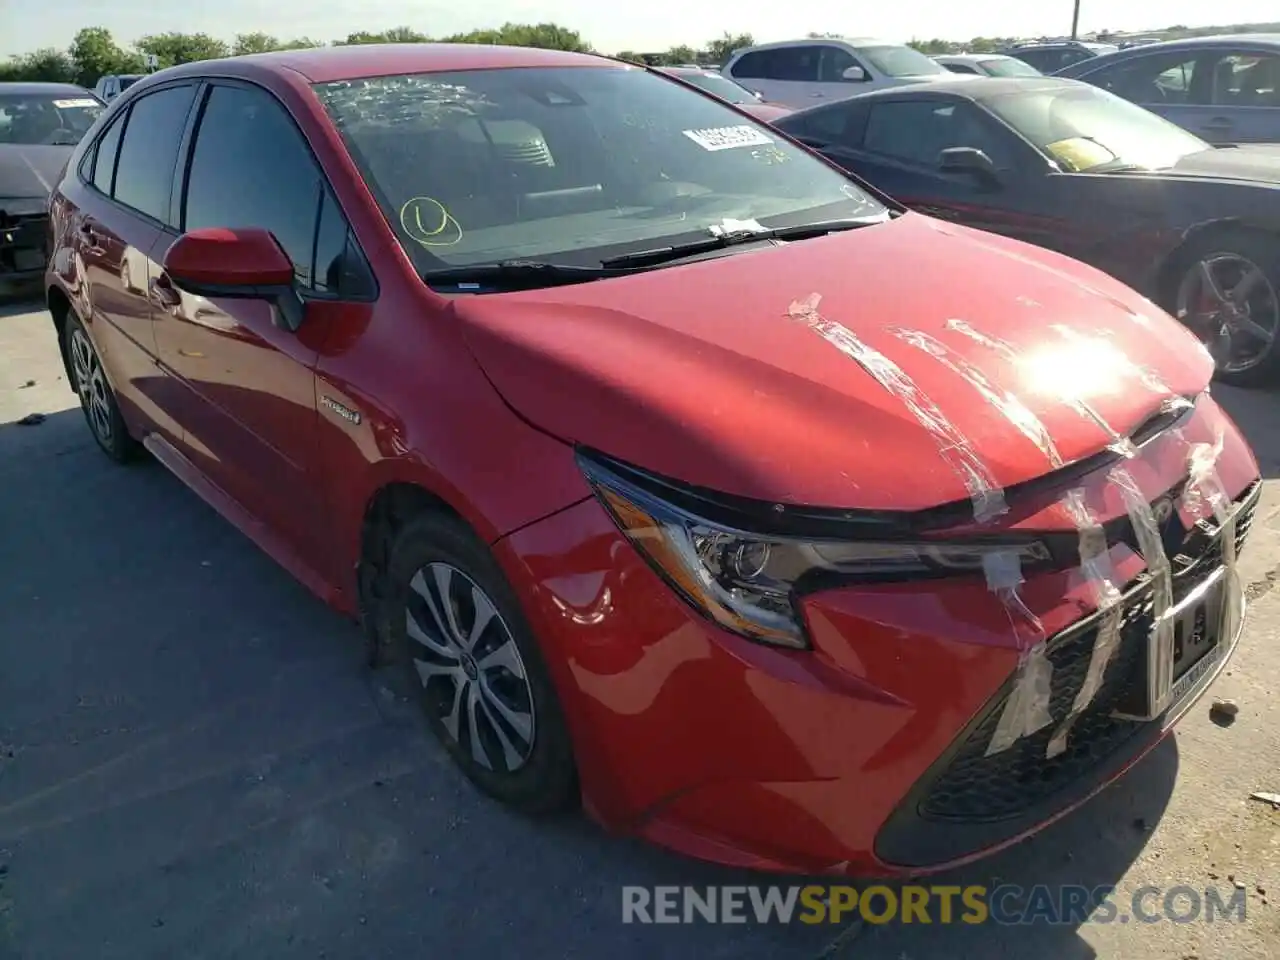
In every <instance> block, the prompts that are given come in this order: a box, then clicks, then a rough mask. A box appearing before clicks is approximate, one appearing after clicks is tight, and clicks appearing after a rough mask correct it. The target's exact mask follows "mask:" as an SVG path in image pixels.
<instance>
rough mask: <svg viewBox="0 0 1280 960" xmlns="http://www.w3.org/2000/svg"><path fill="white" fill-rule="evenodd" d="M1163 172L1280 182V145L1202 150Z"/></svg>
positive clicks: (1208, 177) (1179, 175)
mask: <svg viewBox="0 0 1280 960" xmlns="http://www.w3.org/2000/svg"><path fill="white" fill-rule="evenodd" d="M1162 172H1163V173H1168V174H1171V175H1173V176H1176V177H1196V178H1202V179H1209V180H1256V181H1259V182H1262V183H1280V146H1276V145H1271V144H1266V145H1260V144H1253V145H1249V146H1240V147H1219V148H1217V149H1209V150H1201V151H1200V152H1199V153H1192V154H1188V155H1187V156H1185V157H1183V158H1182V159H1181V160H1179V161H1178V163H1177V164H1176V165H1175V166H1174V167H1173V169H1172V170H1166V171H1162Z"/></svg>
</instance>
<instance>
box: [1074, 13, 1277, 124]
mask: <svg viewBox="0 0 1280 960" xmlns="http://www.w3.org/2000/svg"><path fill="white" fill-rule="evenodd" d="M1058 76H1061V77H1071V78H1072V79H1075V80H1083V81H1085V82H1086V83H1091V84H1093V85H1094V86H1097V87H1102V88H1103V89H1104V90H1109V91H1110V92H1112V93H1114V94H1116V95H1117V96H1121V97H1124V98H1125V99H1126V100H1131V101H1133V102H1134V103H1137V104H1140V105H1141V106H1144V107H1146V108H1147V109H1148V110H1151V111H1152V112H1154V113H1158V114H1160V115H1161V116H1162V117H1165V118H1167V119H1169V120H1172V121H1173V122H1174V123H1176V124H1178V126H1180V127H1184V128H1185V129H1187V130H1190V131H1191V132H1192V133H1194V134H1196V135H1197V136H1199V137H1201V138H1203V139H1205V140H1208V141H1209V142H1210V143H1214V144H1225V143H1274V142H1280V36H1278V35H1275V34H1243V35H1240V36H1223V37H1195V38H1192V39H1189V40H1171V41H1169V42H1167V43H1153V44H1148V45H1146V46H1141V47H1132V48H1130V49H1128V50H1121V51H1119V52H1118V53H1112V54H1108V55H1106V56H1102V57H1094V58H1092V59H1090V60H1086V61H1084V62H1083V63H1077V64H1073V65H1072V66H1070V67H1068V68H1066V69H1065V70H1062V71H1060V72H1059V73H1058Z"/></svg>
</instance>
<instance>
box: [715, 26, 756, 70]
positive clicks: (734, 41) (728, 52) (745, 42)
mask: <svg viewBox="0 0 1280 960" xmlns="http://www.w3.org/2000/svg"><path fill="white" fill-rule="evenodd" d="M755 45H756V38H755V37H753V36H752V35H751V34H749V33H739V34H737V35H736V36H735V35H734V34H731V33H730V32H729V31H728V30H726V31H725V32H724V33H723V34H722V35H721V36H720V38H719V39H718V40H712V41H711V42H710V43H708V44H707V56H708V57H710V58H711V60H712V62H714V63H726V62H728V60H729V58H730V57H731V56H733V52H734V51H735V50H741V49H742V48H743V47H754V46H755Z"/></svg>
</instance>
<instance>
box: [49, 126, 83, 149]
mask: <svg viewBox="0 0 1280 960" xmlns="http://www.w3.org/2000/svg"><path fill="white" fill-rule="evenodd" d="M40 142H41V143H42V144H44V145H45V146H63V147H74V146H75V145H76V144H77V143H79V142H80V136H79V134H77V133H76V132H75V131H74V130H68V129H67V128H66V127H58V128H57V129H56V130H50V131H49V133H48V134H47V135H46V136H45V137H44V139H42V140H41V141H40Z"/></svg>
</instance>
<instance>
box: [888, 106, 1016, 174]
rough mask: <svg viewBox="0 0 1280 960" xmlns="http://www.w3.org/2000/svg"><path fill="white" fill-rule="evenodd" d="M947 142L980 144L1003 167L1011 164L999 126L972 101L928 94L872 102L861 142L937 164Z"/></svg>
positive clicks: (898, 156)
mask: <svg viewBox="0 0 1280 960" xmlns="http://www.w3.org/2000/svg"><path fill="white" fill-rule="evenodd" d="M950 147H973V148H975V149H977V150H981V151H982V152H983V153H985V154H986V155H987V156H989V157H990V158H991V160H992V162H993V163H994V164H995V165H996V166H997V167H999V168H1001V169H1008V168H1009V167H1011V166H1012V165H1013V160H1012V157H1011V155H1010V151H1009V149H1008V147H1007V144H1006V143H1005V141H1004V140H1003V139H1002V138H1001V137H1000V135H999V132H998V128H996V127H995V125H994V124H993V123H992V122H991V121H990V120H988V119H987V118H986V117H984V116H983V115H982V114H981V112H979V111H978V110H976V109H974V108H972V107H967V106H965V105H964V104H954V103H946V104H943V103H938V102H937V101H928V100H906V101H898V102H895V103H877V104H874V105H872V107H871V116H870V118H869V119H868V121H867V132H866V142H865V148H866V149H867V150H869V151H871V152H872V153H879V154H883V155H884V156H887V157H892V158H893V159H895V160H900V161H903V162H904V163H911V164H917V165H920V166H925V167H931V168H935V169H936V168H937V166H938V157H939V155H940V154H941V153H942V151H943V150H946V149H948V148H950Z"/></svg>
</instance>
